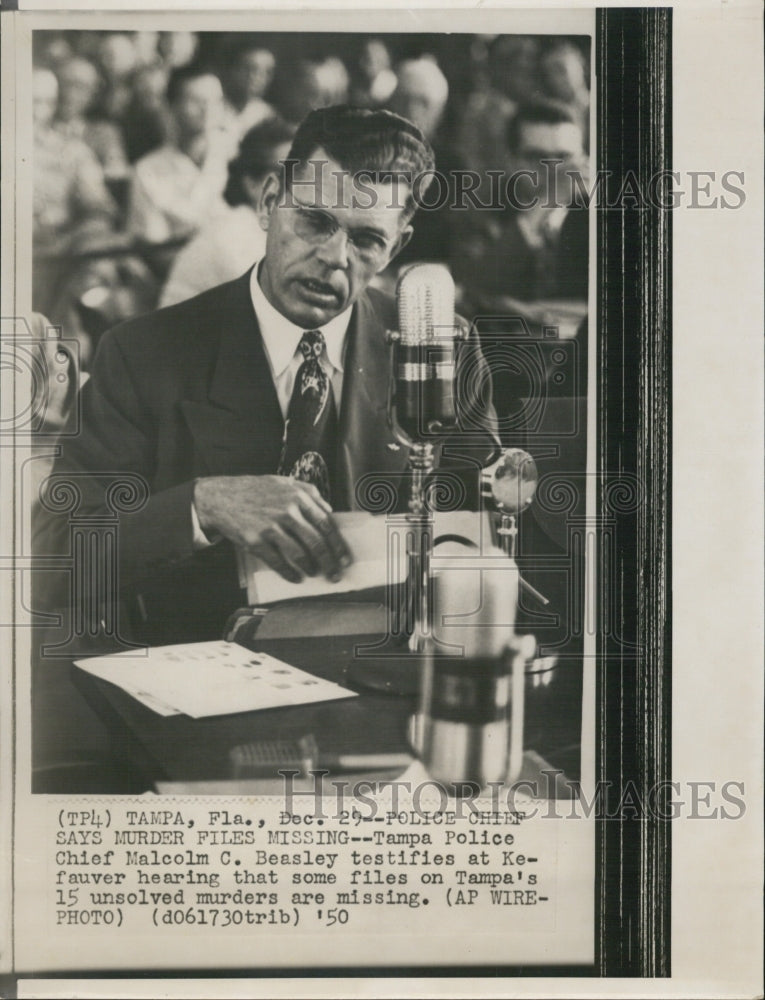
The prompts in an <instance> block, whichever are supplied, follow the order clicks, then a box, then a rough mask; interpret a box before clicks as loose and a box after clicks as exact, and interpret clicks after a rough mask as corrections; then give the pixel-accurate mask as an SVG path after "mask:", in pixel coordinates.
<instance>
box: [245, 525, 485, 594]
mask: <svg viewBox="0 0 765 1000" xmlns="http://www.w3.org/2000/svg"><path fill="white" fill-rule="evenodd" d="M335 520H336V521H337V523H338V526H339V528H340V531H341V532H342V534H343V537H344V538H345V540H346V541H347V543H348V547H349V548H350V550H351V553H352V554H353V563H352V564H351V566H349V568H348V569H347V570H346V571H345V573H344V574H343V577H342V579H341V580H339V581H338V582H337V583H331V582H330V581H329V580H327V579H326V578H325V577H323V576H311V577H306V578H305V579H304V580H303V581H302V583H290V582H289V581H288V580H284V579H283V578H282V577H281V576H279V574H278V573H275V572H274V571H273V570H271V569H269V568H268V567H267V566H265V565H264V563H262V562H261V561H260V560H259V559H258V558H257V557H256V556H254V555H252V554H251V553H249V552H245V553H241V554H240V569H241V571H242V575H243V579H242V580H241V582H242V585H243V586H246V587H247V600H248V602H249V603H250V604H273V603H274V602H276V601H286V600H291V599H294V598H297V597H315V596H318V595H319V594H342V593H347V592H349V591H354V590H366V589H367V588H369V587H384V586H386V584H391V585H393V584H397V583H401V582H402V581H403V580H404V579H405V577H406V572H407V565H406V533H407V525H406V522H405V521H404V520H403V519H393V518H389V517H387V516H385V515H374V514H368V513H367V512H366V511H348V512H341V513H338V514H335ZM439 535H459V536H462V537H464V538H467V539H469V540H470V541H471V542H472V543H473V544H474V545H477V546H478V547H479V548H480V549H482V550H483V549H484V548H485V547H486V546H488V545H490V544H491V537H490V531H489V522H488V516H487V515H485V514H484V515H481V514H478V513H476V512H475V511H449V512H444V513H437V514H436V515H435V518H434V536H435V537H436V538H437V537H438V536H439Z"/></svg>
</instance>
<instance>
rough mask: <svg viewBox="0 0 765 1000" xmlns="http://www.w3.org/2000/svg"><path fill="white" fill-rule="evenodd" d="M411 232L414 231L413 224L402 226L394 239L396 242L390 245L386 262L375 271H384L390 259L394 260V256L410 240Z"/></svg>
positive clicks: (396, 255)
mask: <svg viewBox="0 0 765 1000" xmlns="http://www.w3.org/2000/svg"><path fill="white" fill-rule="evenodd" d="M413 232H414V227H413V226H404V228H403V229H402V230H401V232H400V233H399V234H398V239H397V240H396V242H395V243H394V244H393V246H392V247H391V251H390V253H389V254H388V260H387V262H386V263H385V265H384V266H383V267H381V268H380V270H379V271H378V272H377V273H378V274H379V273H380V271H384V270H385V268H386V267H387V266H388V264H390V262H391V261H392V260H394V259H395V258H396V257H398V255H399V254H400V253H401V251H402V250H403V249H404V247H405V246H406V245H407V243H408V242H409V240H411V238H412V233H413Z"/></svg>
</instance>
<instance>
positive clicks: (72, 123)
mask: <svg viewBox="0 0 765 1000" xmlns="http://www.w3.org/2000/svg"><path fill="white" fill-rule="evenodd" d="M57 76H58V84H59V97H58V110H57V113H56V120H55V123H54V124H55V128H56V129H57V130H58V131H59V132H61V133H62V134H63V135H66V136H68V137H69V138H70V139H79V140H81V141H82V142H84V143H85V145H86V146H88V147H89V148H90V149H91V150H92V151H93V153H94V154H95V156H96V159H97V160H98V161H99V163H100V164H101V166H102V167H103V170H104V176H105V177H106V178H107V179H109V180H112V179H121V178H124V177H125V176H126V175H127V173H128V169H129V168H128V162H127V158H126V155H125V148H124V145H123V142H122V136H121V135H120V130H119V128H118V127H117V126H116V125H114V124H113V123H112V122H108V121H104V120H103V119H94V118H92V117H91V114H90V113H91V111H92V109H93V106H94V104H95V101H96V98H97V97H98V92H99V90H100V87H101V78H100V76H99V73H98V69H97V68H96V67H95V66H94V64H93V63H92V62H91V61H90V60H89V59H84V58H83V57H82V56H75V57H74V58H72V59H70V60H69V61H68V62H66V63H64V64H63V65H62V66H61V67H60V69H59V70H58V73H57Z"/></svg>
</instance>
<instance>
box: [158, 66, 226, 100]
mask: <svg viewBox="0 0 765 1000" xmlns="http://www.w3.org/2000/svg"><path fill="white" fill-rule="evenodd" d="M217 75H218V74H217V73H216V72H215V70H214V69H211V68H210V67H209V66H207V65H206V64H205V63H191V64H190V65H189V66H178V67H177V68H176V69H174V70H173V71H172V73H171V74H170V78H169V80H168V81H167V92H166V94H165V96H166V98H167V103H168V104H174V103H175V102H176V101H177V100H178V98H179V97H180V96H181V93H182V92H183V88H184V87H185V86H186V84H187V83H190V82H191V81H192V80H197V79H198V78H199V77H200V76H217Z"/></svg>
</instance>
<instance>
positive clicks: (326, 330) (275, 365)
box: [191, 262, 352, 548]
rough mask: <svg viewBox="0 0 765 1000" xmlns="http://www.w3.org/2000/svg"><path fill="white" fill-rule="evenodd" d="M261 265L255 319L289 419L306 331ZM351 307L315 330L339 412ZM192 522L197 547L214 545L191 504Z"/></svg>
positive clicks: (254, 277)
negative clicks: (278, 302) (277, 300)
mask: <svg viewBox="0 0 765 1000" xmlns="http://www.w3.org/2000/svg"><path fill="white" fill-rule="evenodd" d="M259 271H260V262H258V263H257V264H256V265H255V267H253V269H252V273H251V275H250V296H251V298H252V306H253V309H254V310H255V316H256V318H257V321H258V326H259V327H260V334H261V336H262V338H263V347H264V349H265V353H266V358H267V359H268V364H269V367H270V369H271V377H272V379H273V382H274V388H275V389H276V395H277V398H278V400H279V406H280V407H281V411H282V416H283V417H285V418H286V416H287V410H288V409H289V405H290V399H291V398H292V388H293V386H294V384H295V376H296V375H297V371H298V369H299V368H300V365H301V364H302V363H303V355H302V354H301V352H300V351H299V350H298V345H299V343H300V339H301V337H302V336H303V334H304V333H305V332H306V331H305V329H304V328H303V327H301V326H295V324H294V323H291V322H290V321H289V320H288V319H287V318H286V317H285V316H282V314H281V313H280V312H279V310H278V309H276V308H275V307H274V306H272V305H271V303H270V302H269V301H268V299H267V298H266V296H265V294H264V292H263V289H262V288H261V287H260V282H259V281H258V272H259ZM351 310H352V307H349V308H348V309H346V310H345V312H342V313H340V314H339V315H338V316H335V317H334V319H331V320H330V321H329V323H325V324H324V326H320V327H315V329H318V330H320V331H321V332H322V333H323V334H324V345H325V347H324V352H323V353H322V356H321V357H320V358H319V363H320V364H321V366H322V368H323V369H324V370H325V371H326V373H327V375H329V379H330V383H331V385H332V392H333V394H334V397H335V404H336V406H337V409H338V412H339V410H340V403H341V401H342V393H343V358H344V356H345V348H346V339H347V333H348V324H349V323H350V321H351ZM191 521H192V526H193V531H194V548H206V547H207V546H208V545H210V544H211V542H210V539H208V538H207V536H206V535H205V533H204V532H203V531H202V528H201V526H200V524H199V518H198V517H197V512H196V510H195V508H194V505H193V504H192V505H191Z"/></svg>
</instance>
